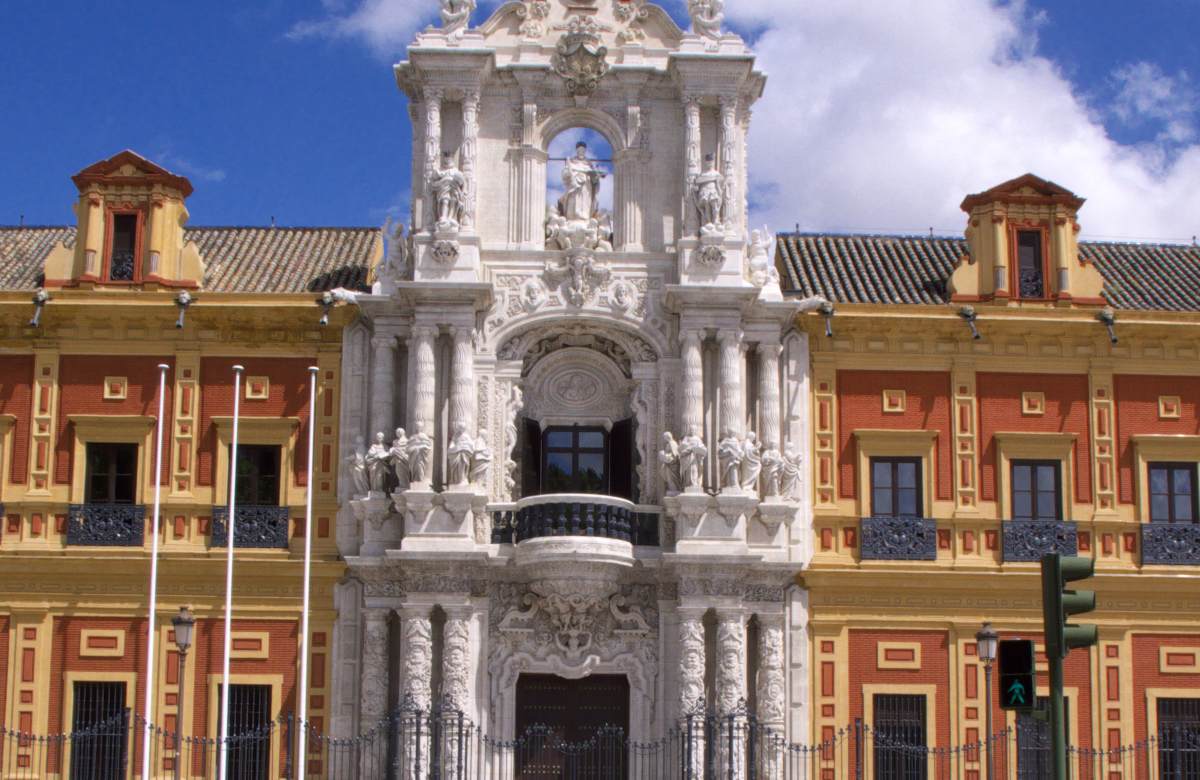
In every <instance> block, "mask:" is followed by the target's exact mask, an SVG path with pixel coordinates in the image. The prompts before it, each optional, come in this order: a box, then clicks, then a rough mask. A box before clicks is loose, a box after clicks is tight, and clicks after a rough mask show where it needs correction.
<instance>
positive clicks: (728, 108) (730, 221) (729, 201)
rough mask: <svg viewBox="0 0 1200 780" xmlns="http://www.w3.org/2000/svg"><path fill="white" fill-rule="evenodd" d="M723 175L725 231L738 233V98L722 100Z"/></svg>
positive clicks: (739, 216) (732, 97)
mask: <svg viewBox="0 0 1200 780" xmlns="http://www.w3.org/2000/svg"><path fill="white" fill-rule="evenodd" d="M721 175H722V176H724V177H725V230H726V232H733V233H735V234H737V233H738V228H739V226H740V221H741V214H740V213H739V212H740V211H741V209H740V208H739V207H738V206H739V203H740V201H739V200H738V194H737V178H738V123H737V98H736V97H734V96H732V95H730V96H727V97H722V98H721Z"/></svg>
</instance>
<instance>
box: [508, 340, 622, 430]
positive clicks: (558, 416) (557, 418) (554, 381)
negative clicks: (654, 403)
mask: <svg viewBox="0 0 1200 780" xmlns="http://www.w3.org/2000/svg"><path fill="white" fill-rule="evenodd" d="M525 386H526V390H525V414H526V416H527V417H529V418H531V419H534V420H537V421H538V422H540V423H541V424H542V427H543V428H546V427H550V426H554V425H579V424H582V425H603V426H604V427H605V428H607V429H609V430H611V429H612V426H613V425H614V424H615V423H616V422H618V421H619V420H623V419H626V418H628V417H629V416H630V415H631V412H632V403H631V397H632V395H633V388H634V383H633V380H632V379H629V378H627V377H626V376H625V375H624V373H622V371H621V368H620V367H619V366H618V365H617V364H616V363H615V362H614V361H613V360H612V358H609V357H607V356H605V355H603V354H601V353H598V352H596V351H594V350H591V349H587V348H586V347H565V348H563V349H559V350H556V351H555V352H553V353H551V354H549V355H547V356H546V357H545V358H543V359H542V360H539V361H538V362H537V364H536V365H535V366H533V368H532V370H531V371H530V372H529V377H528V379H527V381H526V383H525Z"/></svg>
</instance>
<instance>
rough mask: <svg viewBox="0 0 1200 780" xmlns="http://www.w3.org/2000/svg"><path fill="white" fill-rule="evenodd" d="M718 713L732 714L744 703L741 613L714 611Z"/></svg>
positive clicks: (744, 667) (743, 644) (744, 647)
mask: <svg viewBox="0 0 1200 780" xmlns="http://www.w3.org/2000/svg"><path fill="white" fill-rule="evenodd" d="M716 664H717V670H716V671H717V677H716V680H717V711H718V712H720V713H723V714H727V713H731V712H735V711H736V710H737V709H738V708H739V707H740V706H741V705H742V704H743V703H744V702H745V700H746V626H745V621H744V619H743V616H742V614H741V613H740V612H725V611H722V610H718V611H717V661H716Z"/></svg>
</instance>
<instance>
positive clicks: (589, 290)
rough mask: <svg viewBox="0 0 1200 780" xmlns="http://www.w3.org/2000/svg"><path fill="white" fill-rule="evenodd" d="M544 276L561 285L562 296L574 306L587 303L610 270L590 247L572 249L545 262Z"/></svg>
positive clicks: (610, 272)
mask: <svg viewBox="0 0 1200 780" xmlns="http://www.w3.org/2000/svg"><path fill="white" fill-rule="evenodd" d="M545 273H546V278H547V279H549V280H550V281H551V282H552V283H554V284H561V285H562V292H563V296H564V297H565V298H566V300H567V301H568V302H569V303H570V304H571V305H572V306H575V307H580V306H583V305H584V304H587V303H589V302H590V301H591V300H592V299H593V298H594V296H595V294H596V290H597V289H598V287H599V286H600V285H601V284H603V283H604V282H606V281H608V278H609V276H611V275H612V271H610V270H609V268H608V266H607V265H605V264H604V262H603V261H601V260H600V258H599V257H597V256H596V254H595V252H593V251H592V250H590V249H586V248H580V249H572V250H570V251H568V252H567V254H566V255H565V256H564V257H563V258H562V259H561V260H558V261H547V262H546V269H545Z"/></svg>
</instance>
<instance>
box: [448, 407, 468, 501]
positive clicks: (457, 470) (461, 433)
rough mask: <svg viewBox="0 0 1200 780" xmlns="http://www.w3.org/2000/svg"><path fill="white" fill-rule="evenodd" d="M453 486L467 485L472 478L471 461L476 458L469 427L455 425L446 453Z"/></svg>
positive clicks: (461, 424) (460, 424)
mask: <svg viewBox="0 0 1200 780" xmlns="http://www.w3.org/2000/svg"><path fill="white" fill-rule="evenodd" d="M446 455H447V461H448V464H447V465H448V467H449V470H450V484H451V485H465V484H467V482H468V481H469V480H470V478H471V460H472V459H473V458H474V456H475V440H474V439H472V438H471V434H469V433H467V426H466V425H465V424H463V423H461V422H459V423H455V424H454V436H453V437H452V438H451V439H450V447H449V448H448V449H447V451H446Z"/></svg>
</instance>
